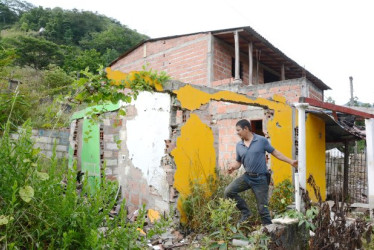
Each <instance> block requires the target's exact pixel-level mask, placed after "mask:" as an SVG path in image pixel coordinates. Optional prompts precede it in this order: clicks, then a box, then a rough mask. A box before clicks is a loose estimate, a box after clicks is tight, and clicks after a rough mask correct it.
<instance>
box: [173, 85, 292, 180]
mask: <svg viewBox="0 0 374 250" xmlns="http://www.w3.org/2000/svg"><path fill="white" fill-rule="evenodd" d="M174 93H175V94H176V95H177V98H178V100H179V101H180V103H181V105H182V107H183V108H186V109H189V110H191V111H193V110H196V109H198V108H200V106H201V105H204V104H207V103H209V101H210V100H216V101H228V102H236V103H241V104H248V105H257V106H258V105H260V106H263V107H268V108H270V109H272V110H274V116H273V119H271V120H269V121H268V124H267V128H268V132H269V136H270V138H271V144H272V145H273V146H274V147H275V148H277V149H278V150H279V151H281V152H282V153H283V154H285V155H286V156H288V157H290V158H291V157H292V143H293V142H292V108H291V107H290V106H289V105H287V104H286V100H285V98H283V97H281V96H277V95H275V96H274V97H273V100H268V99H264V98H253V99H252V98H248V97H246V96H245V95H241V94H237V93H234V92H230V91H220V92H217V93H215V94H209V93H205V92H203V91H200V90H198V89H196V88H194V87H192V86H190V85H186V86H185V87H182V88H180V89H178V90H175V91H174ZM197 139H200V140H202V139H204V138H197ZM238 140H239V138H238ZM233 160H235V159H234V158H233ZM177 167H178V165H177ZM271 168H272V170H273V171H274V182H275V184H277V183H279V182H281V181H283V180H284V179H286V178H291V177H292V169H291V166H290V165H288V164H287V163H284V162H281V161H279V160H278V159H276V158H274V157H271ZM179 181H181V180H179V179H178V178H175V182H176V183H178V182H179Z"/></svg>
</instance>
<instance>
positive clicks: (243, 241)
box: [232, 239, 249, 247]
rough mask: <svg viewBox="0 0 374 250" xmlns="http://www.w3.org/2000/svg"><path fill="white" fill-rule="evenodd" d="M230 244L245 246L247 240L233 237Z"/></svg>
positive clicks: (247, 242)
mask: <svg viewBox="0 0 374 250" xmlns="http://www.w3.org/2000/svg"><path fill="white" fill-rule="evenodd" d="M232 245H233V246H234V247H245V246H249V241H246V240H237V239H233V240H232Z"/></svg>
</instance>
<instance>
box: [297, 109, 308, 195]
mask: <svg viewBox="0 0 374 250" xmlns="http://www.w3.org/2000/svg"><path fill="white" fill-rule="evenodd" d="M308 106H309V104H308V103H295V107H296V108H297V110H298V128H299V137H298V153H299V154H298V161H299V165H298V169H299V178H300V186H301V187H302V188H303V189H304V190H306V139H305V137H306V133H305V132H306V129H305V110H306V109H307V108H308Z"/></svg>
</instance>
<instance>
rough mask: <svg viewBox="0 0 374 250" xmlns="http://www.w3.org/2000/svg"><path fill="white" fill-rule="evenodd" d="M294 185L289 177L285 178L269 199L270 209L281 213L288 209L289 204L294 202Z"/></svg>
mask: <svg viewBox="0 0 374 250" xmlns="http://www.w3.org/2000/svg"><path fill="white" fill-rule="evenodd" d="M294 190H295V188H294V186H293V185H292V183H291V181H290V180H289V179H285V180H284V181H282V182H281V183H279V184H278V185H277V186H275V188H274V189H273V193H272V195H271V197H270V200H269V210H270V211H271V212H272V213H273V214H280V213H283V212H285V211H286V209H287V206H289V205H291V204H292V201H293V199H294V196H295V193H294Z"/></svg>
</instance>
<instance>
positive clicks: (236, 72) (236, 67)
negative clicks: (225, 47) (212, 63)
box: [234, 30, 242, 83]
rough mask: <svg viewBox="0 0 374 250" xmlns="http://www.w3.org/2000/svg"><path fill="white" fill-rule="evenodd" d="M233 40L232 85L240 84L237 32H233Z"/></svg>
mask: <svg viewBox="0 0 374 250" xmlns="http://www.w3.org/2000/svg"><path fill="white" fill-rule="evenodd" d="M234 40H235V79H234V83H242V80H241V79H240V58H239V31H237V30H236V31H235V32H234Z"/></svg>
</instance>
